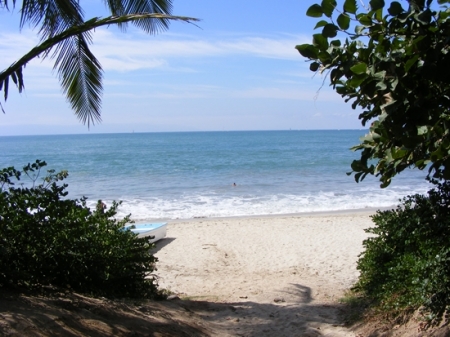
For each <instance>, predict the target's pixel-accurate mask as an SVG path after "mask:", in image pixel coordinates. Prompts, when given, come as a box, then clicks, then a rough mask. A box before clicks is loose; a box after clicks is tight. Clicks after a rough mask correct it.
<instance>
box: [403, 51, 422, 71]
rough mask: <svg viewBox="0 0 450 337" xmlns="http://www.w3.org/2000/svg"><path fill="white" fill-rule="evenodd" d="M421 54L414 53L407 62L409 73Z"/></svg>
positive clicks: (406, 69) (406, 67) (406, 66)
mask: <svg viewBox="0 0 450 337" xmlns="http://www.w3.org/2000/svg"><path fill="white" fill-rule="evenodd" d="M418 59H419V55H414V56H413V57H412V58H410V59H408V61H406V64H405V72H406V73H407V72H408V71H409V69H411V67H412V66H413V65H414V64H415V63H416V62H417V60H418Z"/></svg>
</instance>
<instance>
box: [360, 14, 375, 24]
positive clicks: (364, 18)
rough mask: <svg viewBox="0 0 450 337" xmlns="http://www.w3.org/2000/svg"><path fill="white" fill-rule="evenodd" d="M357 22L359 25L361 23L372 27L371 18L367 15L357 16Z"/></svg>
mask: <svg viewBox="0 0 450 337" xmlns="http://www.w3.org/2000/svg"><path fill="white" fill-rule="evenodd" d="M358 21H359V23H361V24H362V25H364V26H372V24H373V22H372V18H371V17H370V16H368V15H364V14H363V15H359V16H358Z"/></svg>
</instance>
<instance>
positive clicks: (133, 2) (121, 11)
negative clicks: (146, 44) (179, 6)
mask: <svg viewBox="0 0 450 337" xmlns="http://www.w3.org/2000/svg"><path fill="white" fill-rule="evenodd" d="M105 2H106V4H107V5H108V7H109V10H110V11H111V15H117V16H120V15H129V14H144V13H155V14H167V15H170V14H171V12H172V7H173V6H172V0H125V1H124V0H105ZM169 21H170V20H168V19H165V18H160V19H156V18H144V19H139V20H135V21H133V24H134V25H136V26H137V27H139V28H140V29H142V30H144V31H145V32H147V33H151V34H154V33H157V32H159V31H162V30H165V29H167V28H168V27H169ZM118 26H119V27H120V28H121V29H122V30H125V29H126V28H127V25H126V23H121V24H119V25H118Z"/></svg>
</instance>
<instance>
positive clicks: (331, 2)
mask: <svg viewBox="0 0 450 337" xmlns="http://www.w3.org/2000/svg"><path fill="white" fill-rule="evenodd" d="M336 6H337V3H336V0H322V11H323V14H325V15H326V16H328V17H329V18H331V15H332V14H333V11H334V9H335V8H336Z"/></svg>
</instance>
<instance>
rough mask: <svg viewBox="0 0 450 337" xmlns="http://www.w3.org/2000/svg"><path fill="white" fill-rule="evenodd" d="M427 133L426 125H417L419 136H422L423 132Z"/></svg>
mask: <svg viewBox="0 0 450 337" xmlns="http://www.w3.org/2000/svg"><path fill="white" fill-rule="evenodd" d="M426 133H428V126H426V125H423V126H418V127H417V134H418V135H419V136H422V135H424V134H426Z"/></svg>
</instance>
